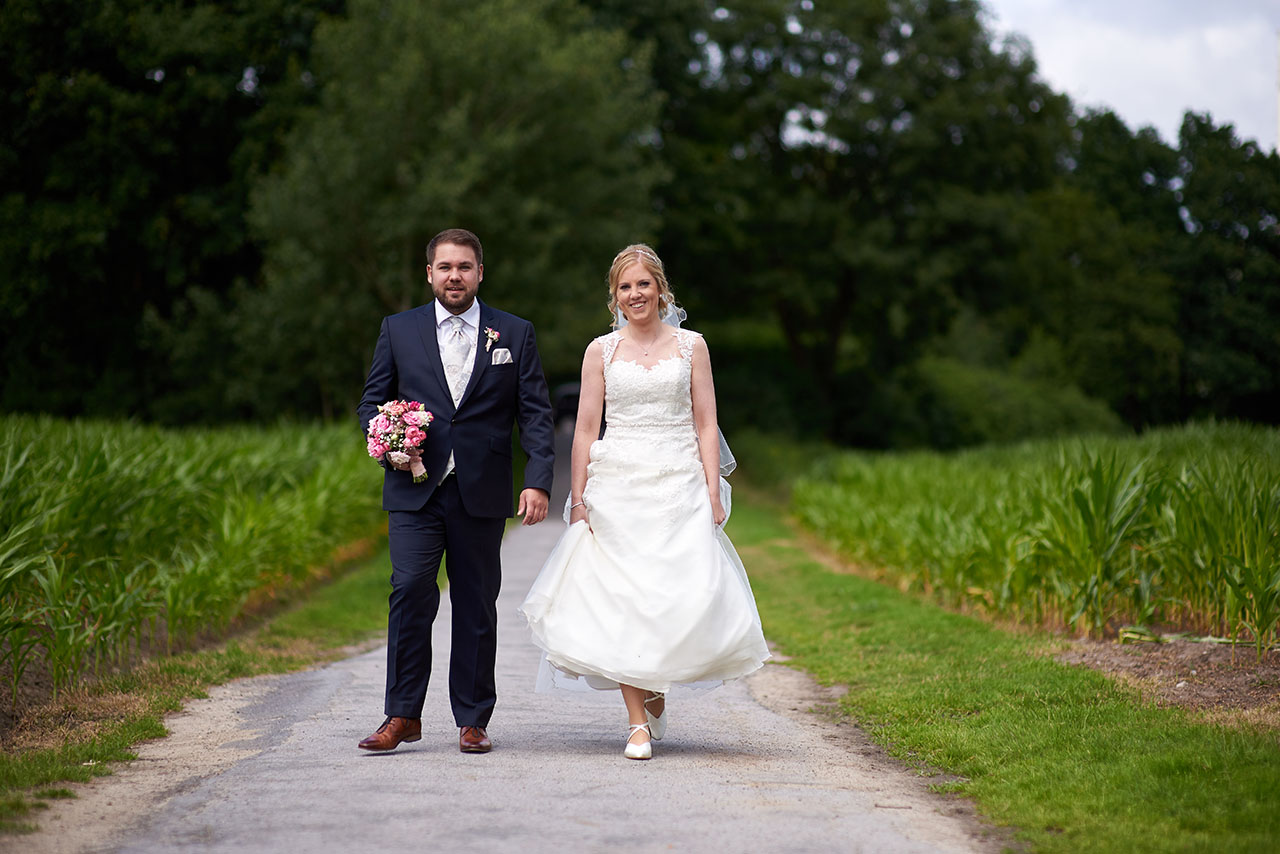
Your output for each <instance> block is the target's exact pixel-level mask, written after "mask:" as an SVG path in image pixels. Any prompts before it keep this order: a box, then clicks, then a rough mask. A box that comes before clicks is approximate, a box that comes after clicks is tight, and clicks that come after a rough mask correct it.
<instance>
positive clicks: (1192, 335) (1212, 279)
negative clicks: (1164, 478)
mask: <svg viewBox="0 0 1280 854" xmlns="http://www.w3.org/2000/svg"><path fill="white" fill-rule="evenodd" d="M1178 172H1179V174H1178V177H1177V181H1176V183H1175V184H1174V187H1175V190H1176V198H1177V201H1178V202H1179V204H1180V205H1181V207H1180V208H1179V213H1180V214H1181V216H1182V220H1183V223H1184V228H1185V231H1186V232H1187V233H1186V235H1185V237H1183V238H1181V239H1179V240H1178V241H1177V243H1176V244H1175V245H1172V246H1171V247H1170V254H1171V264H1170V266H1171V271H1172V273H1173V275H1174V278H1175V279H1176V280H1177V281H1178V283H1179V291H1180V297H1181V300H1180V326H1181V330H1182V336H1183V340H1184V341H1185V346H1186V358H1185V360H1184V363H1183V375H1182V394H1183V407H1184V415H1186V416H1193V415H1194V416H1204V415H1210V414H1212V415H1218V416H1227V417H1233V418H1243V419H1249V420H1258V421H1266V422H1270V423H1277V422H1280V288H1278V287H1277V283H1278V282H1280V156H1278V155H1277V154H1276V153H1275V152H1272V153H1270V154H1266V153H1263V152H1262V151H1260V150H1259V148H1258V145H1257V143H1256V142H1252V141H1242V140H1240V139H1239V138H1238V137H1237V136H1236V134H1235V131H1234V129H1233V128H1232V127H1231V126H1230V125H1222V126H1214V124H1213V122H1212V121H1211V119H1210V118H1209V117H1208V116H1205V115H1199V114H1196V113H1187V114H1186V115H1185V116H1184V117H1183V122H1182V129H1181V132H1180V134H1179V145H1178Z"/></svg>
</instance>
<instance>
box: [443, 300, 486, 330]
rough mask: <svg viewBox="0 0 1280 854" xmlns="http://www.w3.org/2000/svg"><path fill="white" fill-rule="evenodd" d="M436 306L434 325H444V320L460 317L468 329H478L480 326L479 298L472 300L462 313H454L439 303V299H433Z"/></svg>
mask: <svg viewBox="0 0 1280 854" xmlns="http://www.w3.org/2000/svg"><path fill="white" fill-rule="evenodd" d="M434 304H435V307H436V327H437V328H439V327H441V326H443V325H444V323H445V321H446V320H448V319H449V318H451V317H455V316H456V317H461V318H462V322H463V323H465V324H467V327H468V328H470V329H478V328H479V327H480V300H478V299H476V300H472V301H471V307H470V308H468V309H467V310H466V311H464V312H463V313H462V314H459V315H454V314H453V313H452V312H450V311H449V310H448V309H447V308H445V307H444V306H442V305H441V304H440V300H436V301H435V303H434Z"/></svg>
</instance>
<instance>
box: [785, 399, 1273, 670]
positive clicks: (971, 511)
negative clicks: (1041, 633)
mask: <svg viewBox="0 0 1280 854" xmlns="http://www.w3.org/2000/svg"><path fill="white" fill-rule="evenodd" d="M793 501H794V504H795V508H796V511H797V513H798V514H799V516H800V518H801V519H802V520H803V521H804V522H805V523H806V524H807V525H809V526H811V527H812V528H814V529H815V530H816V531H817V532H818V533H820V534H821V535H822V536H823V537H825V538H827V539H828V540H830V541H831V542H832V543H833V544H835V545H836V546H837V547H838V548H840V549H841V550H842V551H843V552H845V553H846V554H848V555H850V556H852V557H853V558H855V559H857V560H858V561H860V562H862V563H864V564H866V565H868V566H873V567H882V568H883V571H884V573H885V574H886V576H887V577H889V578H890V579H892V580H895V581H902V582H904V583H905V584H908V585H911V586H914V587H916V588H917V589H924V590H930V591H935V592H937V593H938V594H939V595H941V596H943V597H944V598H945V599H947V600H948V601H950V602H953V603H963V604H968V605H970V606H973V607H977V608H980V609H982V610H985V611H988V612H992V613H997V614H1001V615H1005V616H1011V617H1016V618H1020V619H1024V620H1026V621H1028V622H1030V623H1033V624H1048V625H1051V626H1064V625H1065V626H1071V627H1074V628H1076V629H1077V630H1079V631H1081V632H1082V633H1083V632H1089V633H1093V634H1095V635H1098V634H1103V633H1106V632H1112V633H1113V632H1115V631H1117V630H1118V629H1120V628H1121V627H1123V626H1126V625H1136V626H1140V627H1146V628H1148V629H1149V628H1151V627H1154V626H1157V625H1159V626H1166V627H1167V626H1174V627H1178V628H1185V629H1191V630H1194V631H1197V632H1201V633H1211V634H1215V635H1221V636H1230V637H1233V638H1241V639H1244V640H1247V641H1251V642H1252V643H1253V644H1255V645H1256V647H1257V649H1258V654H1259V655H1261V654H1262V650H1263V649H1264V648H1265V647H1267V646H1269V645H1273V644H1275V643H1276V641H1277V640H1278V639H1280V432H1277V431H1276V430H1274V429H1264V428H1260V427H1252V426H1246V425H1238V424H1209V425H1200V426H1192V427H1183V428H1178V429H1165V430H1154V431H1151V432H1149V433H1147V434H1146V435H1144V436H1143V437H1141V438H1136V439H1135V438H1126V439H1102V438H1092V439H1073V440H1065V441H1061V440H1060V441H1038V442H1028V443H1024V444H1021V445H1011V446H1002V447H996V446H992V447H986V448H978V449H973V450H966V451H960V452H954V453H951V454H941V453H937V452H932V451H927V452H926V451H916V452H912V453H896V454H887V455H876V454H871V453H866V452H858V453H854V452H848V453H842V454H838V455H833V456H831V457H829V458H827V459H825V460H824V462H823V463H822V465H821V466H819V467H818V468H816V469H815V470H814V473H813V474H812V476H810V477H808V478H806V479H802V480H801V481H799V482H798V483H797V484H796V487H795V490H794V492H793Z"/></svg>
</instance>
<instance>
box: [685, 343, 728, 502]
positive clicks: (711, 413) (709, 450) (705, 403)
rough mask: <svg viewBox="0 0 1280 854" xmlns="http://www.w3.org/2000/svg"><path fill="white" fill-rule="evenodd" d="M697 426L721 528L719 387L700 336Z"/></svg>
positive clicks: (694, 389)
mask: <svg viewBox="0 0 1280 854" xmlns="http://www.w3.org/2000/svg"><path fill="white" fill-rule="evenodd" d="M690 394H691V395H692V396H693V423H694V425H695V426H696V427H697V428H698V453H699V454H700V455H701V456H702V471H703V473H704V474H705V475H706V478H707V494H708V496H709V497H710V498H711V515H712V517H713V518H714V519H715V523H716V524H717V525H719V524H720V523H721V522H723V521H724V520H725V515H726V514H725V512H724V506H723V505H722V504H721V503H720V431H719V430H718V429H717V428H716V388H715V383H714V382H713V381H712V379H711V353H710V351H708V350H707V342H705V341H703V340H702V336H698V337H697V338H695V339H694V341H693V376H692V378H691V381H690Z"/></svg>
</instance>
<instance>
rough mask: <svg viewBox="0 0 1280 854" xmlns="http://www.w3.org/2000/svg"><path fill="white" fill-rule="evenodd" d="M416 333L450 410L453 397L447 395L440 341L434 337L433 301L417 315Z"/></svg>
mask: <svg viewBox="0 0 1280 854" xmlns="http://www.w3.org/2000/svg"><path fill="white" fill-rule="evenodd" d="M418 333H419V334H420V335H421V336H422V349H423V350H425V351H426V353H427V361H428V362H430V363H431V372H432V373H433V374H435V377H436V380H437V381H439V383H440V388H441V389H443V390H444V400H445V402H446V403H447V404H448V405H449V406H450V407H451V408H452V407H453V395H451V394H450V393H449V381H448V380H447V379H446V378H445V375H444V362H442V361H440V339H439V338H437V337H436V304H435V301H434V300H433V301H432V302H429V303H427V304H426V305H425V306H423V308H422V311H421V312H419V313H418ZM455 411H456V409H455Z"/></svg>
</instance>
